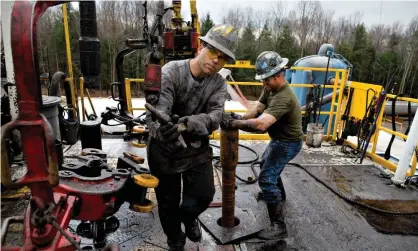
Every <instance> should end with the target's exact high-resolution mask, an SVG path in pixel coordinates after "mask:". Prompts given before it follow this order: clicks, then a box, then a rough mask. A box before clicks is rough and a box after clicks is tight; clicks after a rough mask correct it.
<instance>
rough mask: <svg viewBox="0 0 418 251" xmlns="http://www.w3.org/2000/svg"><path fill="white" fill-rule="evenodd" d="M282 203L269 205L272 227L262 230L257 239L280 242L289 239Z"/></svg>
mask: <svg viewBox="0 0 418 251" xmlns="http://www.w3.org/2000/svg"><path fill="white" fill-rule="evenodd" d="M282 206H283V205H282V203H269V204H267V210H268V213H269V217H270V227H269V228H266V229H264V230H262V231H261V232H259V233H258V234H257V237H258V238H260V239H263V240H278V239H283V238H286V237H287V230H286V224H285V223H284V217H283V207H282Z"/></svg>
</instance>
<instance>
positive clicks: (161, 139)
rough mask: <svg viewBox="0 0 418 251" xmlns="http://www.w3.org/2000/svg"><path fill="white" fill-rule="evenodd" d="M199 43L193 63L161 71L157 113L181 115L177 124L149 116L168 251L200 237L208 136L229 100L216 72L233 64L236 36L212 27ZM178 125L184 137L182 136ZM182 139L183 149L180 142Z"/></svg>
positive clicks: (151, 160) (207, 194) (210, 192)
mask: <svg viewBox="0 0 418 251" xmlns="http://www.w3.org/2000/svg"><path fill="white" fill-rule="evenodd" d="M199 39H200V47H199V50H198V55H197V56H196V57H195V58H193V59H187V60H180V61H171V62H169V63H167V64H166V65H164V67H163V68H162V81H161V93H160V98H159V100H158V103H157V105H156V108H157V109H158V110H160V111H162V112H164V113H166V114H168V115H172V114H177V115H179V116H180V119H179V122H178V123H177V124H173V123H169V124H167V125H162V126H161V125H160V124H159V123H158V122H156V121H152V120H151V115H150V114H147V125H148V128H149V130H150V137H149V141H148V147H147V153H148V164H149V167H150V170H151V174H152V175H154V176H156V177H157V178H158V179H159V185H158V187H157V188H156V189H155V191H156V195H157V201H158V212H159V216H160V221H161V225H162V228H163V231H164V233H165V234H166V236H167V244H168V246H169V250H183V247H184V245H185V242H186V236H187V238H188V239H189V240H191V241H193V242H197V241H199V240H200V239H201V237H202V232H201V227H200V225H199V221H198V220H197V218H198V216H199V215H200V214H201V213H202V212H203V211H205V210H206V209H207V208H208V207H209V204H210V203H211V202H212V200H213V196H214V194H215V186H214V181H213V170H212V156H213V154H212V148H211V147H210V145H209V135H210V134H212V132H213V131H214V130H216V129H218V128H219V123H220V121H221V119H222V113H223V111H224V105H225V100H226V98H227V89H226V82H225V79H224V78H223V77H222V76H221V75H220V74H219V73H218V71H219V70H221V69H222V67H223V66H224V64H225V63H226V62H230V63H234V62H235V56H234V53H233V52H232V48H233V46H234V43H235V41H236V39H237V31H236V29H234V28H233V27H232V26H231V25H216V26H214V27H212V28H211V29H210V30H209V31H208V33H207V34H206V35H205V36H204V37H199ZM181 124H185V125H186V127H187V131H184V132H180V130H179V126H180V125H181ZM180 134H181V135H182V136H183V139H184V141H185V142H186V143H187V148H184V147H182V145H181V144H180V142H179V141H178V137H179V135H180ZM182 185H183V186H182ZM182 188H183V193H182V192H181V189H182ZM182 195H183V196H182ZM180 202H181V204H180ZM181 223H183V224H184V227H185V233H184V232H183V231H182V229H181Z"/></svg>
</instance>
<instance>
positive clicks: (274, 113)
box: [221, 51, 303, 240]
mask: <svg viewBox="0 0 418 251" xmlns="http://www.w3.org/2000/svg"><path fill="white" fill-rule="evenodd" d="M288 61H289V60H288V59H287V58H282V57H280V55H279V54H278V53H276V52H273V51H265V52H263V53H261V54H260V55H259V56H258V58H257V61H256V65H255V71H256V75H255V79H256V80H259V81H261V82H263V87H264V90H263V92H262V94H261V96H260V98H259V99H258V101H257V102H256V104H255V105H254V107H252V108H251V109H249V111H248V112H247V113H246V114H244V115H243V116H241V115H238V114H226V115H225V117H224V120H223V121H222V124H221V126H222V127H225V128H235V129H241V130H244V131H250V132H254V131H257V132H268V134H269V136H270V138H271V141H270V143H269V144H268V146H267V148H266V150H265V151H264V153H263V157H262V161H261V164H260V167H261V172H260V175H259V179H258V183H259V186H260V189H261V191H262V193H260V197H261V198H262V199H263V200H264V201H265V202H266V203H267V209H268V214H269V217H270V221H271V226H270V227H269V228H268V229H265V230H263V231H261V232H259V233H258V237H259V238H261V239H266V240H273V239H274V240H277V239H281V238H284V237H286V236H287V231H286V225H285V223H284V220H283V210H282V206H283V204H282V201H283V200H284V199H285V194H284V189H283V184H282V182H281V178H280V174H281V173H282V171H283V169H284V167H285V166H286V164H287V163H289V161H291V160H292V159H293V158H294V157H295V156H296V155H297V154H298V153H299V151H300V149H301V147H302V139H303V131H302V113H301V108H300V104H299V101H298V99H297V97H296V95H295V94H294V93H293V91H292V89H290V87H289V84H288V83H287V81H286V79H285V66H286V64H287V63H288Z"/></svg>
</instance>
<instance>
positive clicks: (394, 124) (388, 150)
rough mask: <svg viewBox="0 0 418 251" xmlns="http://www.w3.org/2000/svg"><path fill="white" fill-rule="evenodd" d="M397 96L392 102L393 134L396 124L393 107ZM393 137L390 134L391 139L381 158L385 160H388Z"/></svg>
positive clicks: (393, 135)
mask: <svg viewBox="0 0 418 251" xmlns="http://www.w3.org/2000/svg"><path fill="white" fill-rule="evenodd" d="M398 96H399V95H396V96H395V98H394V99H393V100H392V130H393V131H394V132H396V123H395V122H396V120H395V118H396V117H395V112H396V109H395V107H396V100H397V99H398ZM395 137H396V136H395V134H392V137H391V138H390V141H389V144H388V147H387V148H386V151H385V154H384V156H383V157H384V158H385V159H386V160H388V159H390V150H391V149H392V144H393V141H395Z"/></svg>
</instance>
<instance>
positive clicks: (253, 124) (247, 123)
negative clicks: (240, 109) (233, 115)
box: [232, 119, 264, 132]
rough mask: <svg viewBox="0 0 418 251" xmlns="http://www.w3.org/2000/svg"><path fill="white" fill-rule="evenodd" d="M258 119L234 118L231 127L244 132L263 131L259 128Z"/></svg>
mask: <svg viewBox="0 0 418 251" xmlns="http://www.w3.org/2000/svg"><path fill="white" fill-rule="evenodd" d="M260 126H261V124H260V121H258V120H257V119H248V120H235V121H233V122H232V127H233V128H237V129H240V130H243V131H246V132H264V131H263V130H261V129H260Z"/></svg>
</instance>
